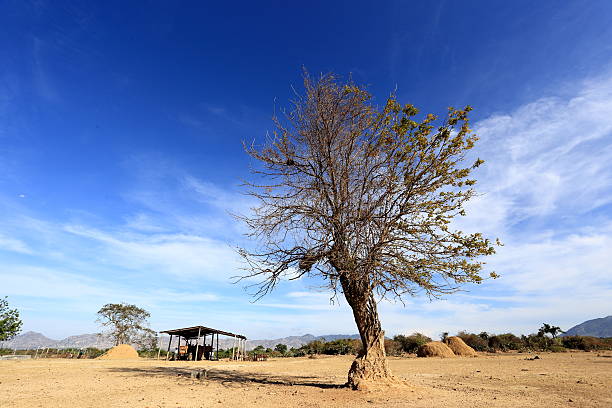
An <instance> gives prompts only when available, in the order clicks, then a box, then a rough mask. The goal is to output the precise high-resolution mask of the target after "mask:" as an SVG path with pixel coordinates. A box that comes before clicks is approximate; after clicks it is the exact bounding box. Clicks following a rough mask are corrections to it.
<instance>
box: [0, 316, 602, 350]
mask: <svg viewBox="0 0 612 408" xmlns="http://www.w3.org/2000/svg"><path fill="white" fill-rule="evenodd" d="M563 336H593V337H612V316H607V317H602V318H599V319H592V320H587V321H585V322H583V323H580V324H578V325H576V326H574V327H572V328H570V329H568V330H567V331H566V332H565V333H564V334H563ZM358 338H359V335H358V334H328V335H324V336H313V335H312V334H305V335H303V336H289V337H281V338H278V339H268V340H248V341H247V350H252V349H254V348H255V347H257V346H263V347H266V348H274V346H276V345H277V344H286V345H287V347H289V348H291V347H295V348H298V347H301V346H303V345H304V344H306V343H308V342H311V341H313V340H324V341H333V340H338V339H358ZM168 340H169V337H168V336H162V338H161V346H162V348H163V349H166V348H167V347H168ZM172 343H173V346H175V345H176V343H175V342H174V341H173V342H172ZM232 345H233V339H232V338H228V337H219V347H220V348H223V349H226V348H229V347H232ZM112 346H113V340H112V339H111V338H110V337H108V336H105V335H100V334H96V333H90V334H80V335H76V336H70V337H66V338H65V339H62V340H54V339H50V338H48V337H46V336H45V335H43V334H42V333H37V332H33V331H28V332H25V333H23V334H20V335H18V336H15V337H14V338H13V339H12V340H10V341H0V348H12V349H18V350H23V349H36V348H45V347H49V348H86V347H95V348H99V349H106V348H109V347H112Z"/></svg>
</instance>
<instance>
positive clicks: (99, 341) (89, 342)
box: [0, 331, 113, 350]
mask: <svg viewBox="0 0 612 408" xmlns="http://www.w3.org/2000/svg"><path fill="white" fill-rule="evenodd" d="M112 346H113V341H112V340H111V339H110V338H108V337H106V336H101V335H98V334H95V333H92V334H81V335H78V336H70V337H66V338H65V339H62V340H53V339H50V338H48V337H47V336H45V335H44V334H42V333H38V332H34V331H28V332H25V333H22V334H20V335H17V336H15V337H14V338H13V339H11V340H9V341H0V348H12V349H18V350H25V349H36V348H45V347H49V348H86V347H96V348H99V349H105V348H109V347H112Z"/></svg>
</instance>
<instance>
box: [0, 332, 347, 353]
mask: <svg viewBox="0 0 612 408" xmlns="http://www.w3.org/2000/svg"><path fill="white" fill-rule="evenodd" d="M358 338H359V335H358V334H327V335H324V336H313V335H312V334H305V335H303V336H289V337H281V338H277V339H268V340H248V341H247V350H252V349H254V348H255V347H257V346H263V347H265V348H274V347H275V346H276V345H277V344H285V345H287V347H288V348H291V347H295V348H299V347H301V346H303V345H304V344H306V343H308V342H311V341H313V340H322V341H333V340H338V339H358ZM168 340H170V338H169V337H168V336H162V338H161V346H162V348H163V349H166V348H168ZM209 340H210V337H209ZM172 344H173V347H174V346H176V342H175V341H173V342H172ZM232 345H233V339H232V338H228V337H222V336H221V337H219V347H220V348H223V349H226V348H230V347H232ZM112 346H113V341H112V339H110V338H109V337H107V336H103V335H102V336H101V335H99V334H96V333H91V334H80V335H76V336H70V337H66V338H65V339H62V340H53V339H50V338H48V337H46V336H45V335H43V334H42V333H37V332H33V331H29V332H25V333H23V334H20V335H18V336H15V337H14V338H13V339H12V340H10V341H2V342H0V348H11V349H18V350H24V349H36V348H44V347H50V348H87V347H95V348H99V349H106V348H110V347H112Z"/></svg>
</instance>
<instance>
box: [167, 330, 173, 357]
mask: <svg viewBox="0 0 612 408" xmlns="http://www.w3.org/2000/svg"><path fill="white" fill-rule="evenodd" d="M171 344H172V335H170V341H169V342H168V351H167V352H166V360H168V358H170V345H171Z"/></svg>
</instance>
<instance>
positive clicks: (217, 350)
mask: <svg viewBox="0 0 612 408" xmlns="http://www.w3.org/2000/svg"><path fill="white" fill-rule="evenodd" d="M217 361H219V333H217Z"/></svg>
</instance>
